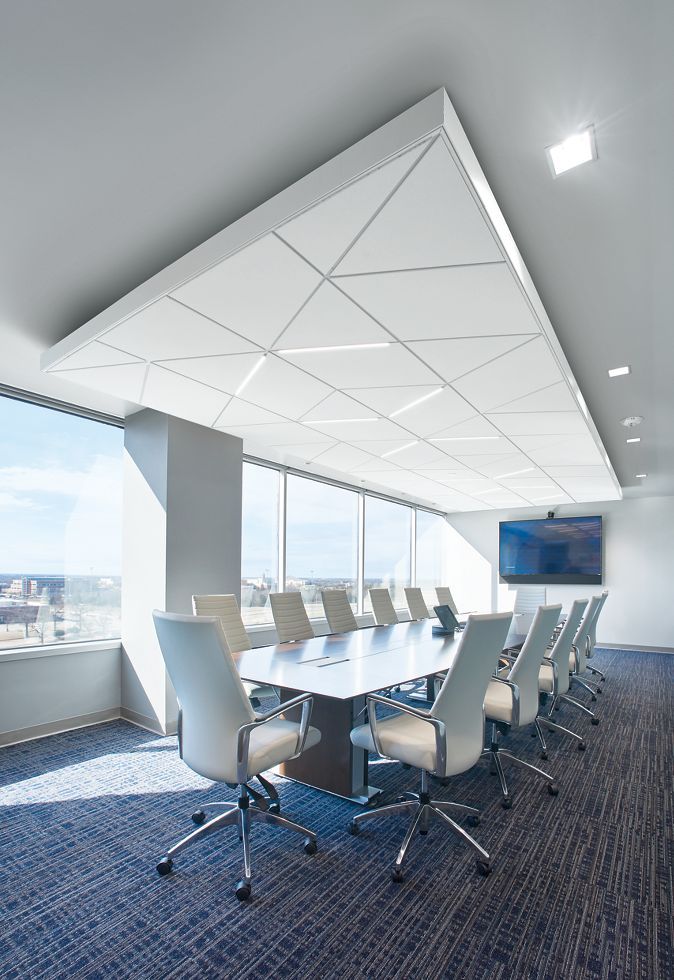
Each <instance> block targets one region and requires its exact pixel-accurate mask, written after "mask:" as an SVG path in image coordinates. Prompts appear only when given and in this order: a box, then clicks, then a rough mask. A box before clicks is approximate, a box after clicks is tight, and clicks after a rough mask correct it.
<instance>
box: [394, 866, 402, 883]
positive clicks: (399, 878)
mask: <svg viewBox="0 0 674 980" xmlns="http://www.w3.org/2000/svg"><path fill="white" fill-rule="evenodd" d="M402 880H403V872H402V868H397V867H395V868H393V869H392V871H391V881H395V882H397V883H398V884H400V882H401V881H402Z"/></svg>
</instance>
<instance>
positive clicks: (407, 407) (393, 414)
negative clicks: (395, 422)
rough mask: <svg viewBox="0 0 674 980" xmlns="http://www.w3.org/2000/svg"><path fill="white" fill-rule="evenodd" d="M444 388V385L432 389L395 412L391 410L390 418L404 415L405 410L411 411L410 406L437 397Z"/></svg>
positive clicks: (413, 406)
mask: <svg viewBox="0 0 674 980" xmlns="http://www.w3.org/2000/svg"><path fill="white" fill-rule="evenodd" d="M444 390H445V389H444V387H442V388H436V389H435V391H430V392H429V393H428V394H427V395H422V396H421V398H415V399H414V401H413V402H410V403H409V404H408V405H403V407H402V408H398V409H396V411H395V412H391V414H390V415H389V418H390V419H395V418H397V417H398V416H399V415H402V414H403V412H407V411H409V410H410V408H416V406H417V405H421V404H422V402H427V401H428V400H429V398H435V396H436V395H439V394H440V392H441V391H444Z"/></svg>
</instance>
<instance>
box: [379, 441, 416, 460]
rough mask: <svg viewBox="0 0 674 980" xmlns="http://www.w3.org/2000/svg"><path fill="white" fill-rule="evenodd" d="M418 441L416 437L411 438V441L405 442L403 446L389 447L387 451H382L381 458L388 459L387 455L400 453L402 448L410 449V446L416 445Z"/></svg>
mask: <svg viewBox="0 0 674 980" xmlns="http://www.w3.org/2000/svg"><path fill="white" fill-rule="evenodd" d="M418 442H419V440H418V439H413V440H412V442H407V443H405V445H404V446H398V448H397V449H389V451H388V452H387V453H382V455H381V459H388V457H389V456H395V454H396V453H401V452H402V451H403V450H404V449H411V448H412V446H416V445H417V443H418Z"/></svg>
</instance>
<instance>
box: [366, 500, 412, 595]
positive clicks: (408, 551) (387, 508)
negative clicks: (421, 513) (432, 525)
mask: <svg viewBox="0 0 674 980" xmlns="http://www.w3.org/2000/svg"><path fill="white" fill-rule="evenodd" d="M411 567H412V508H411V507H405V506H404V505H402V504H393V503H391V502H390V501H388V500H381V499H379V498H378V497H370V496H366V498H365V571H364V582H363V585H364V593H365V594H364V608H365V609H366V610H368V611H369V610H370V609H371V604H370V596H369V592H368V590H369V589H372V588H378V587H383V588H386V589H388V590H389V591H390V593H391V597H392V598H393V604H394V605H395V606H397V607H404V606H405V592H404V588H405V586H406V585H410V583H411Z"/></svg>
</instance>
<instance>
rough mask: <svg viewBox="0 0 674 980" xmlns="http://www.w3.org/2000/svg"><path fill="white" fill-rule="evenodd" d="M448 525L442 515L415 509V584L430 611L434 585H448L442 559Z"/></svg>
mask: <svg viewBox="0 0 674 980" xmlns="http://www.w3.org/2000/svg"><path fill="white" fill-rule="evenodd" d="M447 530H448V525H447V521H446V520H445V519H444V517H440V516H439V515H438V514H429V513H428V512H427V511H425V510H418V511H417V585H418V586H419V588H420V589H421V591H422V592H423V595H424V599H425V600H426V605H427V606H428V609H429V611H430V612H431V613H432V611H433V606H437V604H438V598H437V596H436V594H435V586H436V585H448V584H449V583H448V582H447V581H446V577H445V574H444V573H445V568H444V564H443V562H444V560H445V556H446V555H447Z"/></svg>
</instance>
